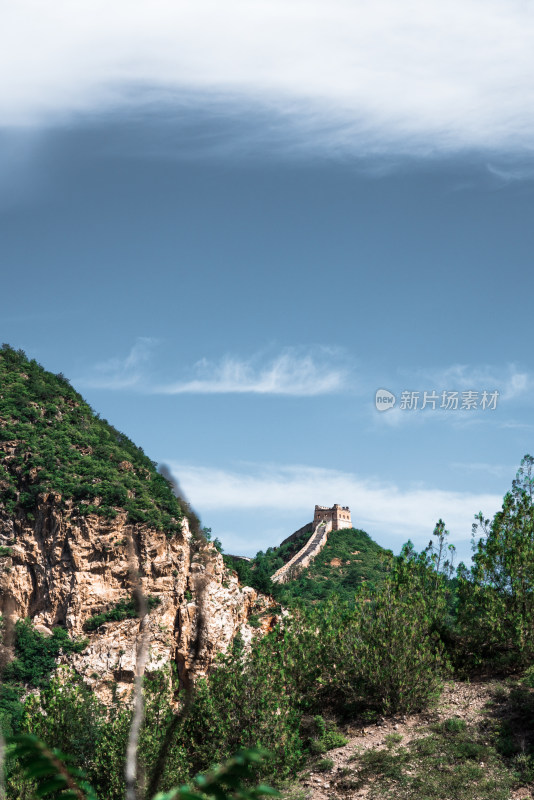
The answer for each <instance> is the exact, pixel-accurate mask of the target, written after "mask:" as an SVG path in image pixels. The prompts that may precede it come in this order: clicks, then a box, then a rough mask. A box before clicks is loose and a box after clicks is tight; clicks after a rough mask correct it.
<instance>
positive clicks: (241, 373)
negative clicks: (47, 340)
mask: <svg viewBox="0 0 534 800" xmlns="http://www.w3.org/2000/svg"><path fill="white" fill-rule="evenodd" d="M155 344H156V340H155V339H150V338H140V339H138V340H137V342H136V343H135V345H134V346H133V347H132V349H131V350H130V352H129V354H128V355H127V356H126V357H125V358H111V359H109V360H107V361H105V362H103V363H100V364H97V365H96V367H95V368H94V369H93V370H92V371H91V373H90V374H89V375H87V376H86V377H85V378H84V379H83V380H80V381H77V383H80V384H81V385H84V386H91V387H92V388H98V389H112V390H113V389H117V390H120V389H134V390H136V391H140V392H144V393H147V394H167V395H174V394H176V395H178V394H260V395H288V396H293V397H313V396H315V395H323V394H332V393H335V392H341V391H344V390H345V389H347V388H348V386H349V369H348V367H347V366H346V356H345V355H344V354H343V352H342V351H340V350H336V349H333V348H326V347H315V348H312V349H309V348H307V349H305V350H304V349H302V348H286V349H285V350H283V351H282V352H281V353H279V354H278V355H277V356H275V357H274V358H271V359H266V358H265V356H264V354H260V355H256V356H254V357H252V358H249V359H243V358H239V357H238V356H229V355H227V356H224V357H223V358H221V359H220V360H219V361H217V362H212V361H208V360H207V359H201V360H200V361H198V362H197V363H196V364H194V365H193V367H192V368H191V369H185V370H184V371H185V372H190V373H191V374H190V376H189V377H188V378H187V379H182V380H176V381H166V382H157V381H154V380H153V379H152V378H151V377H149V375H148V372H147V370H146V367H147V364H148V362H149V360H150V356H151V355H152V350H153V347H154V345H155Z"/></svg>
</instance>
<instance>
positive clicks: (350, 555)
mask: <svg viewBox="0 0 534 800" xmlns="http://www.w3.org/2000/svg"><path fill="white" fill-rule="evenodd" d="M310 535H311V533H310V532H309V531H306V530H305V531H303V532H302V533H300V534H299V535H298V536H296V537H295V538H293V537H290V538H289V539H287V540H286V541H285V542H283V543H282V544H281V545H280V547H270V548H269V549H268V550H266V552H265V553H264V552H261V551H260V552H259V553H258V554H257V555H256V556H255V558H253V559H252V560H251V561H239V560H237V559H232V558H231V557H227V556H225V560H227V563H228V565H229V566H232V567H233V568H234V569H235V570H236V572H237V573H238V575H239V578H240V581H241V582H242V583H245V584H248V585H250V586H253V587H254V588H256V589H258V590H260V591H264V592H266V591H269V592H271V593H272V594H273V595H274V596H275V597H276V599H277V600H278V601H279V602H284V603H291V602H294V601H295V600H298V599H302V600H307V601H318V600H323V599H325V598H326V597H328V596H329V595H330V594H333V593H335V594H338V595H340V596H341V597H342V598H343V599H349V600H350V599H351V598H352V597H353V595H354V592H355V591H356V589H357V588H358V587H359V586H361V585H362V583H363V582H366V583H367V584H368V585H369V586H374V585H378V584H379V583H380V581H381V580H382V576H383V567H382V561H381V558H382V556H384V555H385V554H386V552H388V551H386V550H384V548H383V547H380V545H378V544H377V543H376V542H374V541H373V540H372V539H371V537H370V536H369V535H368V534H367V533H366V532H365V531H362V530H357V529H355V528H345V529H344V530H340V531H332V532H331V533H330V534H329V536H328V540H327V542H326V544H325V546H324V547H323V549H322V550H321V552H320V553H319V554H318V555H317V557H316V558H315V559H314V560H313V561H312V563H311V564H310V565H309V566H308V567H306V568H305V569H303V570H302V572H301V573H300V575H298V577H296V578H294V579H292V580H290V581H288V582H287V583H285V584H272V583H271V581H270V580H269V579H270V576H271V575H272V574H273V573H274V572H276V570H277V569H279V568H280V567H281V566H283V564H286V563H287V562H288V561H289V560H290V559H291V558H292V557H293V556H294V555H295V554H296V553H297V552H298V551H299V550H300V549H301V547H303V546H304V545H305V544H306V542H307V541H308V539H309V538H310Z"/></svg>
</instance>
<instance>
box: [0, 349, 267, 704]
mask: <svg viewBox="0 0 534 800" xmlns="http://www.w3.org/2000/svg"><path fill="white" fill-rule="evenodd" d="M155 466H156V465H155V464H153V462H151V461H150V460H149V459H148V458H147V457H146V456H145V455H144V453H143V452H142V451H141V450H139V448H136V447H135V445H133V443H131V442H130V441H129V440H128V439H127V438H126V437H124V436H123V434H120V433H119V432H117V431H116V430H115V429H114V428H113V427H112V426H110V425H109V424H108V423H107V422H106V421H104V420H100V419H99V418H98V416H97V415H95V414H94V413H93V412H92V410H91V409H90V408H89V406H87V404H86V403H85V402H84V401H83V398H81V397H80V395H78V394H77V393H76V392H75V391H74V390H73V389H72V387H70V385H69V384H68V382H66V381H65V379H64V378H63V376H53V375H51V373H47V372H45V371H44V370H43V369H42V368H41V367H40V366H39V365H37V364H36V363H35V362H29V361H28V360H27V359H26V357H25V356H24V354H21V353H20V352H18V353H16V352H15V351H13V350H11V349H10V348H8V349H6V348H5V347H4V348H2V349H1V350H0V611H1V612H2V613H3V614H7V613H9V614H10V615H12V616H14V617H15V618H22V617H29V618H31V619H32V620H33V622H34V624H35V625H37V626H38V629H39V630H40V631H41V632H42V633H44V634H47V632H48V631H50V629H51V628H52V627H54V626H58V625H60V626H64V627H65V628H66V629H67V630H68V632H69V633H70V634H72V635H73V636H81V635H83V636H85V637H87V639H88V645H87V647H86V648H85V650H84V651H83V653H80V654H76V655H71V656H69V659H70V662H71V663H72V664H73V665H74V667H75V668H76V669H77V670H78V671H79V672H80V673H81V674H83V676H84V677H85V679H86V680H87V681H88V682H89V683H90V684H92V685H93V686H94V687H95V689H96V690H97V691H98V692H99V694H101V695H103V696H105V695H106V694H108V693H109V692H111V691H112V689H113V691H114V692H119V693H123V692H126V691H128V690H129V686H130V685H131V683H132V680H133V676H134V670H135V660H136V656H135V653H136V648H137V643H138V640H139V636H140V632H139V620H138V619H136V618H133V619H131V618H128V619H121V620H116V621H112V620H110V621H106V622H104V624H101V625H100V626H99V627H98V628H96V630H87V628H88V625H87V623H88V621H89V620H91V618H93V617H94V616H95V615H97V614H101V613H103V612H104V613H105V612H110V611H113V609H114V608H116V606H117V604H118V603H119V602H120V601H122V602H123V603H124V602H125V601H128V600H129V599H130V598H131V596H132V574H133V573H136V574H137V575H138V576H139V578H138V579H139V582H140V585H141V588H142V590H143V593H144V594H145V595H146V596H147V597H149V598H151V599H152V600H153V602H152V603H151V611H150V613H149V616H148V620H147V622H148V625H147V627H148V631H149V648H150V652H149V661H148V671H149V672H150V671H151V670H154V669H157V668H159V667H162V666H164V665H166V664H167V665H168V664H170V663H171V662H174V664H176V666H177V670H178V674H179V677H180V680H181V682H182V684H187V683H188V682H189V681H191V680H192V679H193V678H194V677H195V676H198V675H201V674H204V673H206V671H207V670H208V668H209V666H210V665H211V664H212V663H213V660H214V658H215V656H216V655H217V653H219V652H224V651H225V650H226V649H227V648H228V646H229V644H230V643H231V641H232V639H233V638H234V636H235V635H236V633H238V632H239V633H241V634H242V635H243V637H244V639H245V640H247V639H250V638H251V636H252V634H253V629H252V628H251V627H250V626H249V625H247V620H248V619H249V617H250V616H251V614H252V613H254V614H258V613H261V612H266V613H265V622H264V624H265V625H266V626H268V625H269V624H270V623H269V619H270V617H269V613H268V608H269V601H268V599H267V598H264V597H260V596H258V594H257V593H256V592H255V591H254V590H253V589H251V588H247V587H242V586H240V585H239V583H238V580H237V577H236V575H235V573H233V572H232V571H231V570H228V569H227V568H226V567H225V565H224V563H223V559H222V557H221V556H220V554H219V553H218V552H217V550H216V549H215V547H214V546H213V545H212V544H211V543H210V542H208V541H206V539H205V538H204V537H203V536H202V534H201V532H199V530H198V526H197V525H196V524H195V528H194V530H193V533H192V532H191V530H190V526H189V523H188V518H187V516H186V512H185V510H184V508H183V505H182V506H181V505H180V503H179V500H177V499H176V498H175V497H174V496H173V494H172V491H171V486H170V484H169V482H168V481H167V480H166V479H165V478H164V477H163V476H161V475H160V474H159V473H158V472H157V470H156V469H155ZM58 489H59V491H58ZM189 516H190V517H191V515H190V514H189ZM191 518H192V517H191ZM192 519H193V522H195V520H194V518H192ZM108 616H109V615H108ZM89 627H91V626H90V625H89Z"/></svg>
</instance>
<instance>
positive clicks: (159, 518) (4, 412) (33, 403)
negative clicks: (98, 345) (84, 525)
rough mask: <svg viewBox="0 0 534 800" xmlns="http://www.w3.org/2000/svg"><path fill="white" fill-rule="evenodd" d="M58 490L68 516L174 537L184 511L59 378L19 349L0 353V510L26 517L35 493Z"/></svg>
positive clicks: (152, 469) (148, 466) (135, 450)
mask: <svg viewBox="0 0 534 800" xmlns="http://www.w3.org/2000/svg"><path fill="white" fill-rule="evenodd" d="M51 491H53V492H57V493H59V494H60V495H61V498H62V502H63V503H65V501H67V500H70V501H72V513H74V514H80V515H85V514H91V513H94V514H98V515H100V516H103V517H106V518H113V517H115V516H116V515H117V512H118V511H119V510H121V509H122V510H125V511H127V513H128V519H129V521H130V522H139V523H147V524H149V525H152V526H153V527H155V528H157V529H159V530H164V531H166V532H167V533H168V534H169V535H172V533H173V532H175V531H177V530H178V528H179V523H180V520H181V519H182V517H183V510H182V508H181V507H180V504H179V502H178V500H177V498H176V497H175V496H174V494H173V492H172V489H171V485H170V483H169V481H167V480H166V478H164V477H163V476H162V475H160V474H159V473H158V471H157V469H156V464H155V463H154V462H152V461H151V460H150V459H149V458H148V457H147V456H146V455H145V454H144V452H143V451H142V450H141V448H139V447H136V446H135V445H134V444H133V442H131V441H130V439H128V437H127V436H125V435H124V434H123V433H120V432H119V431H118V430H116V429H115V428H114V427H113V426H112V425H110V424H109V423H108V422H107V421H106V420H104V419H100V418H99V416H98V414H95V413H94V412H93V410H92V409H91V407H90V406H89V405H88V404H87V403H86V402H85V401H84V399H83V397H81V395H79V394H78V393H77V392H76V391H75V390H74V389H73V388H72V386H71V385H70V384H69V382H68V381H67V380H66V378H64V377H63V375H61V374H59V375H54V374H53V373H51V372H47V371H46V370H44V369H43V368H42V367H41V366H40V365H39V364H38V363H37V362H36V361H35V360H29V359H28V358H27V357H26V355H25V354H24V353H23V351H21V350H18V351H15V350H13V349H12V348H11V347H9V346H8V345H3V346H2V348H1V349H0V511H1V510H2V509H4V511H5V512H7V513H8V514H9V515H13V514H19V513H22V514H25V515H26V516H27V517H28V518H29V519H30V520H31V519H33V516H34V512H35V508H36V504H37V501H38V496H39V494H42V493H43V492H51Z"/></svg>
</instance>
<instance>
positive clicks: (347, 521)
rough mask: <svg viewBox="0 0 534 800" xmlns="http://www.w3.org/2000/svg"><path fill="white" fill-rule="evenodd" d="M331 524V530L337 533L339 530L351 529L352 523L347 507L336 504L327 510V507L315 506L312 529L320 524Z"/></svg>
mask: <svg viewBox="0 0 534 800" xmlns="http://www.w3.org/2000/svg"><path fill="white" fill-rule="evenodd" d="M329 521H331V522H332V530H333V531H339V530H341V528H352V521H351V518H350V508H349V507H348V506H340V505H339V504H338V503H336V504H335V505H333V506H332V508H328V507H327V506H315V512H314V515H313V528H314V530H315V528H316V527H317V525H318V524H319V523H320V522H329Z"/></svg>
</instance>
